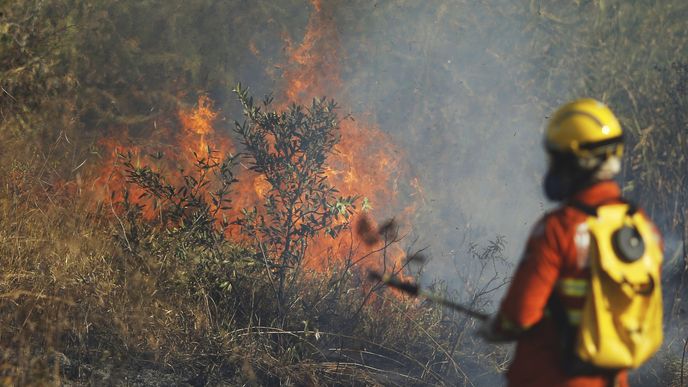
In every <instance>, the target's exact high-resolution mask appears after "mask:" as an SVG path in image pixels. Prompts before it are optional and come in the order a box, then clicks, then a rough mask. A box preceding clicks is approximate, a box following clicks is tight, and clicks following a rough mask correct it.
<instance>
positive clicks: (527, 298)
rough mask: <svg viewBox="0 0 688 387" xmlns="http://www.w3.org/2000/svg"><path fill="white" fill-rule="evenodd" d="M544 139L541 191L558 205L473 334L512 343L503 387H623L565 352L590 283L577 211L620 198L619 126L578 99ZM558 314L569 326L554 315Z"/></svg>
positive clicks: (613, 374)
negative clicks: (545, 159) (546, 162)
mask: <svg viewBox="0 0 688 387" xmlns="http://www.w3.org/2000/svg"><path fill="white" fill-rule="evenodd" d="M544 142H545V148H546V151H547V153H548V156H549V169H548V172H547V174H546V176H545V179H544V191H545V194H546V196H547V197H548V198H549V199H550V200H552V201H555V202H559V203H560V204H561V205H560V206H559V207H558V208H556V209H555V210H554V211H551V212H549V213H547V214H546V215H545V216H544V217H543V218H542V219H541V220H540V221H539V222H537V223H536V225H535V226H534V228H533V230H532V231H531V234H530V236H529V239H528V242H527V244H526V248H525V252H524V254H523V257H522V259H521V262H520V263H519V266H518V268H517V269H516V272H515V274H514V277H513V280H512V282H511V284H510V287H509V289H508V291H507V293H506V295H505V297H504V299H503V301H502V303H501V306H500V309H499V312H498V313H497V314H496V315H495V316H494V317H493V318H491V319H489V320H487V322H486V323H485V324H484V325H483V327H482V328H481V329H480V333H481V335H482V336H483V337H484V338H485V339H487V340H488V341H492V342H499V341H510V340H516V342H517V344H516V351H515V355H514V359H513V362H512V363H511V366H510V368H509V371H508V372H507V381H508V385H509V386H543V387H554V386H586V387H596V386H599V387H608V386H621V387H623V386H628V380H627V379H628V378H627V373H626V371H625V370H623V369H611V370H610V369H601V368H595V367H587V368H586V367H585V364H584V365H583V366H581V367H578V364H577V363H576V359H574V357H575V356H573V353H572V350H571V348H570V347H571V345H572V342H573V340H574V339H575V329H574V330H571V329H570V327H571V326H573V327H574V328H575V326H576V324H579V322H580V318H581V312H582V310H583V307H584V304H585V302H586V301H585V300H586V298H585V297H586V294H587V289H589V282H590V280H591V270H590V262H589V250H590V249H591V235H590V232H589V230H588V225H587V223H586V219H588V216H589V214H587V213H586V211H585V210H584V209H585V208H589V209H593V210H594V209H595V208H598V207H599V206H602V205H607V204H615V203H621V202H622V201H623V199H622V197H621V189H620V187H619V185H618V184H617V183H616V182H615V181H614V180H612V179H613V178H614V176H615V175H617V174H618V173H619V172H620V170H621V157H622V153H623V133H622V129H621V126H620V124H619V121H618V120H617V118H616V117H615V116H614V114H613V113H612V112H611V110H610V109H609V108H607V107H606V106H605V105H604V104H602V103H600V102H598V101H596V100H593V99H580V100H576V101H573V102H571V103H568V104H565V105H563V106H562V107H561V108H559V110H558V111H557V112H556V113H555V114H554V115H553V116H552V117H551V119H550V121H549V123H548V125H547V128H546V131H545V141H544ZM643 216H644V215H643ZM647 223H649V220H648V221H647ZM649 224H651V223H649ZM652 230H653V233H654V236H655V241H658V240H659V233H658V232H657V231H656V228H654V226H652ZM658 243H659V242H658ZM659 259H661V257H660V258H659ZM660 294H661V293H660ZM659 313H660V316H659V317H660V330H661V310H660V312H659ZM562 314H563V315H564V316H565V317H564V318H565V319H566V320H567V322H568V323H569V324H564V323H562V319H561V318H558V316H561V315H562ZM564 325H566V326H564ZM600 337H601V338H600V340H604V336H600ZM659 340H660V342H661V338H660V339H659Z"/></svg>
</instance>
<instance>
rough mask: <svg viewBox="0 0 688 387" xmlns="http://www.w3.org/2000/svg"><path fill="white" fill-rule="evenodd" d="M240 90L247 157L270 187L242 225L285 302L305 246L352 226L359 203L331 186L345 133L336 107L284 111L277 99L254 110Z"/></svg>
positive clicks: (323, 103)
mask: <svg viewBox="0 0 688 387" xmlns="http://www.w3.org/2000/svg"><path fill="white" fill-rule="evenodd" d="M235 92H236V94H237V96H238V97H239V101H240V102H241V105H242V106H243V109H244V116H245V118H246V121H244V122H243V123H239V122H237V123H236V132H237V134H239V136H240V137H241V141H242V144H243V145H244V147H245V149H246V153H245V157H246V158H247V159H248V160H249V163H250V165H251V167H250V168H251V169H252V170H253V171H255V172H256V173H259V174H260V175H261V176H262V177H264V179H265V181H266V182H267V184H268V185H269V188H268V189H267V190H266V192H265V202H264V207H263V208H261V209H257V208H253V209H251V210H247V211H245V212H244V217H243V218H241V219H239V221H238V222H239V224H240V225H241V226H242V227H243V230H244V232H245V233H247V234H248V235H250V236H251V237H252V238H254V239H255V241H256V242H257V243H258V244H259V245H260V250H261V252H262V253H263V254H265V258H266V259H268V260H269V261H272V262H273V263H274V264H275V268H276V275H277V281H278V285H277V294H276V296H277V298H278V300H279V304H280V305H282V304H283V301H284V292H285V287H286V286H288V284H287V282H288V281H293V279H294V276H296V275H298V272H299V267H300V265H301V263H302V261H303V259H304V258H305V256H306V251H307V249H308V243H309V242H310V241H311V240H312V239H313V237H315V236H316V235H318V234H319V233H321V232H326V233H327V234H329V235H330V236H332V237H333V238H334V237H336V236H337V235H338V234H339V233H340V232H341V231H342V230H343V229H344V228H346V227H348V222H347V219H348V218H349V215H350V214H352V213H353V210H354V204H355V202H356V200H357V197H355V196H347V197H342V196H337V193H338V191H337V189H336V188H335V187H332V186H331V185H330V183H329V182H328V181H327V175H326V169H327V164H326V161H327V156H328V155H329V154H330V153H331V152H332V151H333V149H334V147H335V146H336V144H337V143H338V142H339V136H340V134H339V132H338V130H339V122H338V117H337V114H336V111H335V110H336V108H337V105H336V104H335V103H334V101H327V100H325V99H321V100H318V99H315V100H313V102H312V104H311V106H310V107H303V106H300V105H295V104H294V105H291V106H290V107H289V108H288V109H287V110H285V111H282V112H277V111H269V110H268V109H269V108H270V104H271V102H272V98H270V97H266V99H265V100H264V101H263V104H262V106H256V105H255V104H254V101H253V97H251V96H249V94H248V90H246V89H243V88H242V87H241V85H238V86H237V87H236V89H235ZM290 274H291V279H288V276H289V275H290Z"/></svg>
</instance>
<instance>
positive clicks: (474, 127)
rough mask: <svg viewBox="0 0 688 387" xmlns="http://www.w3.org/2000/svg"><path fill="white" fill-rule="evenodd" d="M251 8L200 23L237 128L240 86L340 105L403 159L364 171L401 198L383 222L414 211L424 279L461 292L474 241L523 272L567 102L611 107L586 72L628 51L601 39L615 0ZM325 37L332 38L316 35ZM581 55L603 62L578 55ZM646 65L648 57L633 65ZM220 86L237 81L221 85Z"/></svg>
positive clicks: (240, 6)
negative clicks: (559, 114)
mask: <svg viewBox="0 0 688 387" xmlns="http://www.w3.org/2000/svg"><path fill="white" fill-rule="evenodd" d="M250 3H251V2H235V3H233V4H232V5H231V6H230V5H227V4H229V3H227V4H223V5H222V6H219V5H217V4H216V5H217V7H216V10H215V11H214V12H213V15H211V16H212V18H211V17H210V16H206V19H204V20H194V21H193V23H190V25H193V28H195V29H197V30H198V31H197V35H198V36H199V39H200V40H201V41H202V42H203V44H202V46H203V47H204V49H205V50H208V51H209V55H211V54H212V55H211V56H212V58H214V59H213V60H215V59H217V62H218V63H220V62H222V63H225V70H226V74H225V75H222V74H219V73H217V74H215V73H213V74H214V75H213V74H211V75H212V76H211V77H210V81H208V84H209V85H210V86H209V90H207V91H208V92H210V96H211V97H212V99H213V100H214V101H215V102H216V104H217V106H219V107H222V109H223V115H224V116H225V119H226V120H227V121H228V122H231V121H232V120H233V119H238V118H239V117H240V111H239V107H238V104H237V103H236V102H235V101H234V98H233V97H232V96H231V94H230V93H229V92H228V89H229V88H228V87H227V85H228V84H229V83H231V82H237V81H241V82H242V83H244V84H245V85H248V86H249V87H251V88H252V90H253V93H254V94H255V95H256V96H258V97H260V96H262V95H263V94H267V93H269V92H272V91H275V92H276V93H277V94H278V95H277V96H278V97H279V98H283V99H287V100H289V99H298V100H300V102H303V101H304V100H308V99H309V98H312V97H315V96H322V94H324V95H327V96H328V97H331V98H335V99H336V100H337V101H339V102H340V105H341V106H342V108H343V111H342V112H341V113H342V114H343V115H345V114H351V116H352V117H353V118H354V120H355V121H356V122H358V123H361V122H362V123H364V124H363V125H360V126H359V125H358V124H356V127H357V128H359V129H355V132H352V133H355V134H356V136H360V137H357V138H365V136H366V134H367V133H368V134H369V136H371V137H373V138H374V139H375V140H376V141H377V143H376V144H375V146H377V147H379V148H380V150H381V151H385V152H389V151H390V150H391V153H392V154H393V155H395V158H394V160H398V161H395V162H394V163H391V164H386V166H385V164H376V163H370V162H369V163H365V164H366V165H368V167H369V168H373V167H375V168H386V169H382V170H381V171H378V173H382V174H387V175H388V176H393V179H391V180H392V181H394V182H395V184H392V185H391V186H390V187H391V188H392V189H393V190H394V191H395V192H393V194H394V195H393V196H394V203H389V202H387V200H386V199H385V198H387V197H390V195H378V196H372V197H371V201H372V202H371V205H372V207H373V208H375V209H376V215H377V216H379V217H380V218H381V219H385V218H389V217H392V216H394V215H397V214H398V212H399V211H402V210H403V209H406V208H413V212H412V215H411V216H410V217H408V218H407V219H405V220H406V221H407V222H408V223H409V224H410V226H411V227H413V231H412V234H411V235H409V237H408V238H407V241H408V242H409V243H410V242H411V241H417V242H416V245H417V246H418V247H425V246H429V249H428V250H427V252H429V255H430V257H431V259H430V263H429V265H428V268H427V271H426V272H425V277H424V278H425V280H428V281H429V280H432V279H440V280H444V281H445V282H446V283H447V284H448V285H449V286H450V288H451V287H459V285H458V284H456V277H457V275H456V270H455V263H456V261H458V262H459V263H461V262H464V261H466V260H470V259H472V255H471V253H470V252H469V251H470V249H469V247H470V244H471V243H472V242H479V243H483V244H485V243H486V242H487V241H490V240H495V239H496V238H497V236H503V237H504V238H505V240H506V245H505V250H504V256H505V257H506V259H508V260H510V262H511V263H516V261H517V260H518V258H519V255H520V251H521V249H522V246H523V243H524V240H525V238H526V237H527V234H528V232H529V230H530V228H531V226H532V225H533V224H534V222H535V221H536V220H537V219H538V218H539V217H540V216H541V215H542V214H543V213H544V211H546V210H547V208H549V206H550V204H549V203H547V202H546V200H545V198H544V196H543V194H542V192H541V178H542V175H543V173H544V169H545V156H544V153H543V151H542V148H541V136H542V127H543V124H544V123H545V121H546V119H547V116H548V114H549V113H550V112H551V111H552V110H553V109H554V108H555V107H556V106H557V105H559V104H560V103H561V102H563V101H565V100H568V99H571V98H575V97H582V96H591V97H597V98H600V99H604V97H605V96H606V94H605V93H606V91H605V87H607V86H608V83H605V82H602V81H600V82H597V83H595V85H596V86H595V88H594V89H589V88H587V87H588V86H589V85H590V84H591V81H590V79H585V80H581V79H579V78H576V75H574V74H578V75H580V74H585V71H582V70H581V68H583V65H584V64H585V61H591V63H594V64H595V66H598V67H599V68H600V69H601V68H602V65H603V64H605V63H608V62H609V61H607V62H605V60H604V59H605V57H604V56H603V54H608V57H607V58H615V55H617V54H619V52H616V51H614V50H615V48H614V47H615V46H614V45H613V44H608V45H607V44H604V43H605V41H604V39H602V38H599V37H595V36H592V35H590V32H589V31H588V30H592V29H591V28H588V27H589V25H590V24H592V23H593V21H595V22H599V23H601V24H605V22H604V20H603V19H604V18H605V17H606V16H607V15H609V14H610V12H611V15H612V16H614V15H617V14H620V13H619V12H620V11H619V12H616V11H614V10H613V9H612V10H611V11H610V9H611V8H614V7H615V6H613V5H612V6H609V8H607V9H605V6H604V4H603V3H604V2H585V1H583V2H571V4H570V5H568V6H566V7H562V8H561V9H560V10H556V11H557V12H555V10H554V9H546V8H544V6H542V5H541V4H540V3H541V2H534V1H516V2H514V1H505V0H501V1H500V0H488V1H481V2H472V1H441V0H429V1H413V0H396V1H394V0H388V1H382V0H380V1H369V0H352V1H338V0H330V1H327V0H323V1H311V2H307V1H284V2H281V3H280V4H274V5H270V6H263V7H253V6H252V5H251V4H250ZM574 3H576V4H574ZM579 3H580V4H579ZM180 4H181V3H180ZM218 4H220V3H219V2H218ZM261 4H262V3H261ZM230 11H231V12H230ZM615 12H616V13H615ZM640 13H642V12H640ZM256 14H259V16H255V15H256ZM314 14H318V15H319V17H318V18H316V19H313V18H312V16H313V15H314ZM242 15H245V16H246V19H247V20H248V19H249V16H250V20H259V22H251V23H248V22H245V21H243V20H242V17H241V16H242ZM223 17H226V18H227V19H226V22H225V23H226V24H227V25H228V27H227V28H225V29H223V30H221V31H206V30H204V28H205V27H204V22H205V21H207V20H210V21H213V20H214V21H215V23H217V20H216V19H217V18H223ZM600 20H602V21H600ZM615 20H616V19H615ZM657 20H659V19H657ZM233 23H234V24H236V25H240V26H241V28H243V29H239V27H236V28H233V27H231V25H232V24H233ZM314 27H316V30H319V31H320V32H321V33H323V35H322V36H314V35H313V34H312V33H313V28H314ZM617 27H618V28H619V31H621V30H624V31H628V33H629V34H634V33H636V32H635V31H633V30H632V28H628V26H623V25H621V26H617ZM190 28H191V27H190ZM624 28H625V29H624ZM614 33H616V32H614ZM617 34H618V33H617ZM672 36H673V35H672ZM611 37H612V38H613V39H614V42H617V41H618V39H616V35H611ZM309 42H310V43H309ZM226 45H235V46H237V47H239V46H240V47H242V50H240V51H241V52H242V54H241V55H239V56H232V57H229V55H227V57H222V56H221V55H219V54H217V53H216V52H225V51H228V50H226V49H225V46H226ZM243 46H245V47H243ZM648 46H649V45H648ZM578 47H584V48H585V49H589V52H590V53H592V54H593V55H591V56H590V57H581V55H577V51H576V50H577V49H578ZM589 47H593V48H592V49H590V48H589ZM619 47H625V46H623V45H621V44H619ZM605 50H606V51H605ZM229 51H231V50H229ZM229 51H228V52H229ZM234 51H236V50H234ZM234 51H233V52H234ZM644 54H645V52H644V51H643V50H642V48H639V49H638V55H636V56H634V58H636V59H634V60H637V61H642V58H643V55H644ZM314 55H320V56H321V57H320V58H313V57H312V56H314ZM659 57H661V55H660V56H659ZM314 59H319V60H315V61H314ZM629 63H630V62H629ZM634 64H637V63H634ZM653 65H654V63H649V62H642V63H640V64H639V65H638V68H640V69H647V68H651V66H653ZM308 66H312V67H308ZM629 66H631V64H629ZM600 71H601V70H600ZM629 71H630V70H629ZM297 73H298V74H299V75H298V76H295V74H297ZM600 74H603V72H600ZM585 75H589V74H585ZM597 76H598V77H600V75H599V74H598V75H597ZM213 77H214V78H215V79H218V80H223V79H225V78H228V79H230V80H231V82H226V81H223V82H219V81H218V82H216V84H213ZM589 77H590V78H591V79H593V80H594V79H596V78H595V76H594V75H589ZM610 79H611V77H610ZM282 102H286V101H282ZM612 108H614V106H612ZM347 125H349V124H347ZM361 128H363V129H361ZM365 128H370V129H369V132H366V131H365V130H368V129H365ZM350 130H351V129H350ZM378 132H381V133H382V134H380V133H378ZM227 133H229V130H227ZM228 135H229V134H228ZM344 135H346V133H345V134H344ZM375 151H376V150H375ZM365 152H368V153H375V152H371V151H370V150H369V149H366V150H365ZM380 165H382V166H381V167H380ZM400 170H403V173H400ZM370 176H378V175H375V174H371V175H370ZM397 183H398V184H397ZM409 187H411V188H409Z"/></svg>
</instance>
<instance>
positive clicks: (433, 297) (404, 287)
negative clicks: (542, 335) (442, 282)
mask: <svg viewBox="0 0 688 387" xmlns="http://www.w3.org/2000/svg"><path fill="white" fill-rule="evenodd" d="M368 277H369V278H370V279H371V280H373V281H380V282H382V283H384V284H385V285H387V286H389V287H391V288H394V289H398V290H401V291H402V292H404V293H408V294H410V295H412V296H416V297H424V298H426V299H428V300H430V301H432V302H436V303H438V304H440V305H443V306H446V307H448V308H451V309H454V310H456V311H458V312H461V313H463V314H466V315H468V316H471V317H473V318H476V319H478V320H483V321H485V320H487V319H488V318H489V317H490V316H489V315H488V314H486V313H482V312H478V311H477V310H474V309H471V308H469V307H467V306H465V305H461V304H457V303H456V302H454V301H451V300H447V299H446V298H444V297H440V296H438V295H437V294H434V293H431V292H428V291H427V290H424V289H422V288H421V287H420V286H418V284H414V283H410V282H404V281H401V280H399V279H397V278H394V277H392V276H391V275H389V274H385V275H381V274H380V273H377V272H374V271H369V272H368Z"/></svg>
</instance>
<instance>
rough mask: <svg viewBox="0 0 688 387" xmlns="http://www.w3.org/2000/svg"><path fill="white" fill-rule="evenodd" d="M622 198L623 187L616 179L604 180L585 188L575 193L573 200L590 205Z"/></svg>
mask: <svg viewBox="0 0 688 387" xmlns="http://www.w3.org/2000/svg"><path fill="white" fill-rule="evenodd" d="M620 198H621V188H620V187H619V185H618V184H617V183H616V182H615V181H614V180H604V181H600V182H598V183H595V184H593V185H590V186H588V187H585V188H583V189H582V190H581V191H578V192H577V193H576V194H575V195H573V198H572V199H573V200H574V201H577V202H579V203H583V204H586V205H589V206H593V207H594V206H597V205H599V204H602V203H605V202H609V201H613V200H618V199H620Z"/></svg>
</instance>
